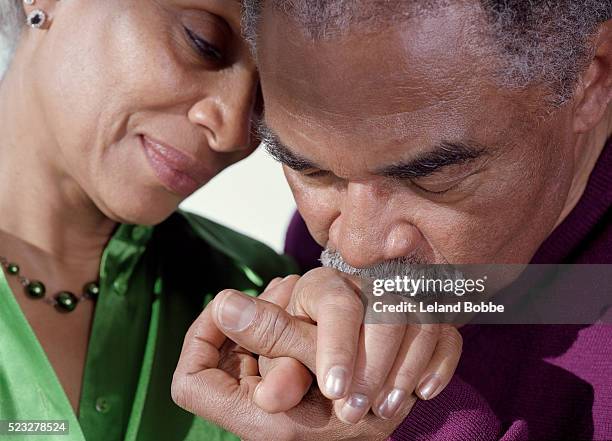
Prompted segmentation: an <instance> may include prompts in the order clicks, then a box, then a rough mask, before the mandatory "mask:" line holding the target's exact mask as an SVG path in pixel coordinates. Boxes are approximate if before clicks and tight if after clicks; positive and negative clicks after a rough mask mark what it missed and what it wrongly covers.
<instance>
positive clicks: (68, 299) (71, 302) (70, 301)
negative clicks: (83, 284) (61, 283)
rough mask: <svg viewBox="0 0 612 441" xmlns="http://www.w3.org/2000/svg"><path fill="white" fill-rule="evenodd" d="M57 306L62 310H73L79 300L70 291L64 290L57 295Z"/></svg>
mask: <svg viewBox="0 0 612 441" xmlns="http://www.w3.org/2000/svg"><path fill="white" fill-rule="evenodd" d="M55 301H56V302H57V303H56V304H55V307H56V308H57V309H59V310H60V311H62V312H72V311H74V309H75V308H76V307H77V303H79V300H78V299H77V298H76V296H75V295H74V294H72V293H71V292H68V291H62V292H60V293H58V294H56V296H55Z"/></svg>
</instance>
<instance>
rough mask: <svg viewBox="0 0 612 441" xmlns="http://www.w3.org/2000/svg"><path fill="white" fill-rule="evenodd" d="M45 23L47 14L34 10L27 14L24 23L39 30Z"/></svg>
mask: <svg viewBox="0 0 612 441" xmlns="http://www.w3.org/2000/svg"><path fill="white" fill-rule="evenodd" d="M46 21H47V14H45V11H43V10H41V9H34V10H33V11H32V12H30V13H29V14H28V18H27V19H26V23H27V24H28V26H30V27H31V28H36V29H38V28H40V27H42V25H44V24H45V22H46Z"/></svg>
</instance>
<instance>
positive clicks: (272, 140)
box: [257, 121, 319, 171]
mask: <svg viewBox="0 0 612 441" xmlns="http://www.w3.org/2000/svg"><path fill="white" fill-rule="evenodd" d="M257 132H258V134H259V137H260V138H261V142H262V144H263V145H264V147H265V148H266V150H267V151H268V153H269V154H270V156H272V158H274V159H275V160H277V161H278V162H280V163H281V164H284V165H286V166H288V167H289V168H291V169H293V170H296V171H304V170H309V169H318V168H319V166H318V165H316V164H315V163H314V162H312V161H310V160H308V159H306V158H303V157H301V156H299V155H297V154H295V153H293V152H292V151H291V150H290V149H289V148H288V147H287V146H286V145H285V144H283V142H282V141H281V140H280V139H279V138H278V136H277V135H276V134H275V133H274V132H273V131H272V129H270V128H269V127H268V126H267V125H266V124H265V123H264V122H263V121H260V122H259V124H258V126H257Z"/></svg>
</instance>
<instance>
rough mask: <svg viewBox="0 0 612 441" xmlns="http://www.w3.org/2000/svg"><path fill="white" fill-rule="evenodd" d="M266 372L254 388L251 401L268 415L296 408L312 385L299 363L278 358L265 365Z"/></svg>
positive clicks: (310, 379) (309, 375) (310, 378)
mask: <svg viewBox="0 0 612 441" xmlns="http://www.w3.org/2000/svg"><path fill="white" fill-rule="evenodd" d="M266 365H267V366H266V369H265V370H266V372H265V374H263V373H262V377H263V378H262V380H261V382H260V383H259V384H258V385H257V387H256V388H255V392H254V395H253V401H254V402H255V404H257V405H258V406H259V407H260V408H262V409H263V410H265V411H266V412H268V413H278V412H286V411H288V410H289V409H292V408H293V407H295V406H297V405H298V404H299V403H300V401H302V398H304V395H306V393H307V392H308V389H310V386H311V384H312V375H311V374H310V371H309V370H308V369H306V367H305V366H304V365H303V364H301V363H300V362H299V361H297V360H295V359H293V358H289V357H280V358H274V359H271V360H269V361H268V362H267V363H266Z"/></svg>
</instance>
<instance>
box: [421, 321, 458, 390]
mask: <svg viewBox="0 0 612 441" xmlns="http://www.w3.org/2000/svg"><path fill="white" fill-rule="evenodd" d="M440 326H441V329H440V337H439V338H438V344H437V345H436V349H435V352H434V354H433V357H432V358H431V360H430V362H429V365H428V366H427V368H425V373H424V374H423V375H422V377H421V381H419V386H418V387H417V392H416V393H417V395H418V396H419V398H421V399H422V400H431V399H432V398H435V397H436V396H437V395H438V394H439V393H440V392H442V391H443V390H444V388H446V386H447V385H448V383H449V382H450V381H451V379H452V378H453V374H454V373H455V369H457V365H458V364H459V359H460V358H461V350H462V348H463V338H462V337H461V334H460V333H459V331H457V328H455V327H454V326H452V325H440Z"/></svg>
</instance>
